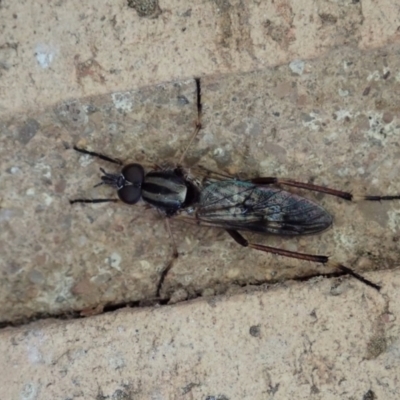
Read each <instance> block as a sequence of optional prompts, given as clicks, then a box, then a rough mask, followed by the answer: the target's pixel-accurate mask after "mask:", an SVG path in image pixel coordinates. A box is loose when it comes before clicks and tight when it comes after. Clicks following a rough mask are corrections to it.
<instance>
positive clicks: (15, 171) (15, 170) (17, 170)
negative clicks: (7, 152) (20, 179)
mask: <svg viewBox="0 0 400 400" xmlns="http://www.w3.org/2000/svg"><path fill="white" fill-rule="evenodd" d="M10 172H11V173H12V174H13V175H15V174H18V173H20V172H21V169H20V168H19V167H11V168H10Z"/></svg>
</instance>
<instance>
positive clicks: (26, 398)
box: [20, 383, 38, 400]
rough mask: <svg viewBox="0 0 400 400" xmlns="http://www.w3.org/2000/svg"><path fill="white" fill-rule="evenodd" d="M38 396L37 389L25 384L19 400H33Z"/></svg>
mask: <svg viewBox="0 0 400 400" xmlns="http://www.w3.org/2000/svg"><path fill="white" fill-rule="evenodd" d="M37 395H38V388H37V387H36V386H35V385H34V384H33V383H26V384H25V385H24V387H23V388H22V390H21V394H20V399H21V400H33V399H36V398H37Z"/></svg>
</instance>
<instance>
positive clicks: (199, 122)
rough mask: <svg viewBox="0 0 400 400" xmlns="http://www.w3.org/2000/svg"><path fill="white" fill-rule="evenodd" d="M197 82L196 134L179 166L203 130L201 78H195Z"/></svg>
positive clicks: (193, 134) (180, 159) (194, 133)
mask: <svg viewBox="0 0 400 400" xmlns="http://www.w3.org/2000/svg"><path fill="white" fill-rule="evenodd" d="M194 80H195V82H196V103H197V120H196V127H195V129H194V132H193V133H192V136H191V137H190V140H189V143H188V145H187V146H186V148H185V150H184V151H183V153H182V155H181V157H180V158H179V163H178V165H182V163H183V160H184V158H185V156H186V153H187V151H188V150H189V148H190V146H191V145H192V143H193V140H194V139H195V138H196V136H197V134H198V133H199V132H200V129H201V113H202V108H203V106H202V104H201V86H200V78H195V79H194Z"/></svg>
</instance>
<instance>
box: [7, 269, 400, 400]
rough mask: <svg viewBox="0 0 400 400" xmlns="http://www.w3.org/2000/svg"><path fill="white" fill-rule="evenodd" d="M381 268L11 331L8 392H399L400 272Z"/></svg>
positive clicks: (219, 395)
mask: <svg viewBox="0 0 400 400" xmlns="http://www.w3.org/2000/svg"><path fill="white" fill-rule="evenodd" d="M369 277H370V278H371V279H382V280H383V282H384V283H385V291H384V293H383V295H380V294H378V293H377V292H376V291H374V290H372V289H370V288H366V287H365V286H364V285H362V284H361V283H356V284H351V285H349V284H348V283H344V284H342V285H340V287H339V289H340V294H339V293H338V291H337V289H338V288H336V289H335V290H332V284H331V282H330V281H328V280H322V281H319V282H314V283H310V282H308V283H305V284H299V283H296V284H289V285H288V286H284V287H277V288H269V289H267V290H266V291H265V292H262V291H258V292H253V293H247V294H246V293H243V294H240V295H234V296H232V297H222V298H221V297H212V298H208V299H207V300H197V301H194V302H186V303H181V304H179V305H175V306H165V307H162V308H158V309H157V308H155V309H146V308H145V309H141V310H121V311H119V312H114V313H107V314H103V315H101V316H96V317H92V318H87V319H85V320H75V321H70V322H59V321H50V320H49V321H48V322H47V323H35V324H33V325H30V326H27V327H25V328H20V329H18V330H13V329H9V330H6V331H3V332H2V340H1V341H0V352H1V354H2V357H1V359H0V365H1V366H2V367H3V372H2V374H1V375H0V383H1V387H2V393H1V396H2V397H1V398H4V399H11V398H12V399H18V398H22V399H36V398H38V399H39V398H40V399H53V398H64V399H71V398H73V399H75V398H76V399H187V398H188V399H208V400H211V399H219V400H223V399H278V400H280V399H290V398H296V399H309V398H316V399H367V398H377V399H395V398H396V397H397V393H398V375H397V373H396V371H398V358H399V346H400V344H399V326H398V324H397V320H398V318H399V317H400V309H399V304H400V301H399V300H400V298H399V290H398V285H396V284H393V283H391V281H392V280H393V279H395V280H398V278H399V274H398V272H396V273H393V272H385V273H380V274H377V273H374V274H370V275H369ZM389 299H390V300H389ZM10 382H12V384H10ZM368 396H373V397H368Z"/></svg>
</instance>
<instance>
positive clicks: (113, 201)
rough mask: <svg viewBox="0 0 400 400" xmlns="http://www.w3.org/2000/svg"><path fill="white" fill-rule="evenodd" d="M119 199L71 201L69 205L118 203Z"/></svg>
mask: <svg viewBox="0 0 400 400" xmlns="http://www.w3.org/2000/svg"><path fill="white" fill-rule="evenodd" d="M117 201H119V200H118V199H74V200H70V201H69V204H75V203H116V202H117Z"/></svg>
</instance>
